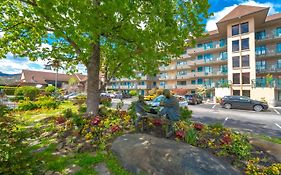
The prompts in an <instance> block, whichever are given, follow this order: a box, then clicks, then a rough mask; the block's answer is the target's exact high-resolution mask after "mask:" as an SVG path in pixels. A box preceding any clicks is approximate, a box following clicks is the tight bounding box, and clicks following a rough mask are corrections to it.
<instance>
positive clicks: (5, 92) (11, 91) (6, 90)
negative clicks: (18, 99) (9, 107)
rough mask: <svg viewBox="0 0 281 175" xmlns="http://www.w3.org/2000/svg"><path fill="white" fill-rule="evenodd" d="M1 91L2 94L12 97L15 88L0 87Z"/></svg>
mask: <svg viewBox="0 0 281 175" xmlns="http://www.w3.org/2000/svg"><path fill="white" fill-rule="evenodd" d="M1 89H3V91H4V94H6V95H14V93H15V90H16V87H9V86H0V91H1Z"/></svg>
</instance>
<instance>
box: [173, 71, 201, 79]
mask: <svg viewBox="0 0 281 175" xmlns="http://www.w3.org/2000/svg"><path fill="white" fill-rule="evenodd" d="M203 75H204V72H188V73H187V74H186V75H177V76H176V78H177V80H181V79H189V78H194V77H202V76H203Z"/></svg>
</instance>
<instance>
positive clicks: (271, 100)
mask: <svg viewBox="0 0 281 175" xmlns="http://www.w3.org/2000/svg"><path fill="white" fill-rule="evenodd" d="M251 98H252V99H254V100H261V99H262V98H264V99H265V100H266V101H267V102H268V104H269V106H275V105H276V103H277V100H276V98H275V89H274V88H253V89H252V90H251Z"/></svg>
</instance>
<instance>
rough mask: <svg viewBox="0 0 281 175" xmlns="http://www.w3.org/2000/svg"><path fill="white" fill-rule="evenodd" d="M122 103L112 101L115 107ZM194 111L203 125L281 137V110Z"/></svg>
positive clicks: (213, 107) (206, 106)
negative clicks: (217, 125)
mask: <svg viewBox="0 0 281 175" xmlns="http://www.w3.org/2000/svg"><path fill="white" fill-rule="evenodd" d="M135 100H136V98H135V99H132V98H130V99H124V100H123V102H124V107H123V109H127V108H128V106H129V105H130V104H131V102H132V101H135ZM118 102H120V100H119V99H114V100H113V101H112V103H113V107H114V106H116V104H117V103H118ZM189 109H190V110H192V111H193V115H192V120H194V121H200V122H203V123H222V124H224V125H225V126H226V127H230V128H234V129H236V130H238V131H245V132H251V133H257V134H264V135H269V136H275V137H281V108H280V107H279V108H269V110H267V111H263V112H255V111H252V110H240V109H224V108H222V107H221V106H220V105H219V104H211V103H203V104H199V105H189Z"/></svg>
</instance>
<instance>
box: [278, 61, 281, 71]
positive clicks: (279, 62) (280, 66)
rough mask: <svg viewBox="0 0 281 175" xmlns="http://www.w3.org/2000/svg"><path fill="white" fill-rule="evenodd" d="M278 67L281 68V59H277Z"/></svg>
mask: <svg viewBox="0 0 281 175" xmlns="http://www.w3.org/2000/svg"><path fill="white" fill-rule="evenodd" d="M277 68H278V69H280V68H281V59H279V60H277Z"/></svg>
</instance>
